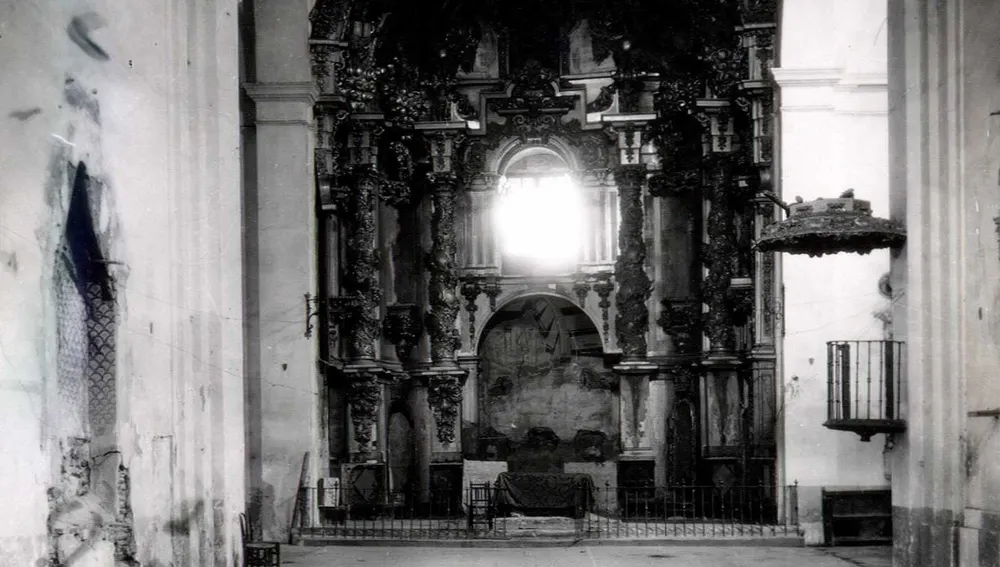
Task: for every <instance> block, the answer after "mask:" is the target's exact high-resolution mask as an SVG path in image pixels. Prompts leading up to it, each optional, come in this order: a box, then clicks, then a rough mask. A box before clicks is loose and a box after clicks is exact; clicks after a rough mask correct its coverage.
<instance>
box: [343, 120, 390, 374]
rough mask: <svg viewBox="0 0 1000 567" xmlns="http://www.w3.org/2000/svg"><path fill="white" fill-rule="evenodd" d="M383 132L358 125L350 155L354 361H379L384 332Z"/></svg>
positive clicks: (347, 279) (350, 340)
mask: <svg viewBox="0 0 1000 567" xmlns="http://www.w3.org/2000/svg"><path fill="white" fill-rule="evenodd" d="M377 142H378V130H377V127H376V126H375V125H367V124H364V123H361V122H355V123H354V124H352V132H351V134H350V137H349V144H348V155H349V159H350V164H351V178H352V184H353V186H352V187H351V189H350V191H348V195H347V224H348V229H349V230H348V234H347V246H346V251H347V258H346V259H347V266H346V269H345V270H344V280H343V288H344V290H345V291H346V292H347V295H348V296H349V297H351V298H352V309H351V312H350V313H349V314H348V316H347V321H348V328H349V329H350V333H349V334H348V337H347V357H348V361H349V363H350V364H352V365H356V364H361V363H365V362H367V363H371V361H373V360H374V359H375V340H376V338H377V336H378V331H379V323H378V307H379V300H380V299H381V291H382V290H381V288H380V287H379V282H378V268H379V262H378V252H377V245H378V243H377V241H376V234H375V205H376V200H377V196H378V177H377V175H378V172H377V170H376V165H377V161H376V160H377V157H378V156H377V152H378V146H377Z"/></svg>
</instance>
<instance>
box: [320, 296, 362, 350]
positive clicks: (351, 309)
mask: <svg viewBox="0 0 1000 567" xmlns="http://www.w3.org/2000/svg"><path fill="white" fill-rule="evenodd" d="M359 305H360V302H359V301H358V298H357V297H355V296H339V297H328V298H327V299H326V309H327V347H328V349H329V350H328V352H331V353H335V352H338V351H339V349H338V348H337V346H338V342H339V339H340V337H341V335H343V334H344V333H341V332H340V330H341V328H342V327H343V326H347V325H351V324H352V323H353V321H354V313H355V312H356V311H357V309H358V307H359Z"/></svg>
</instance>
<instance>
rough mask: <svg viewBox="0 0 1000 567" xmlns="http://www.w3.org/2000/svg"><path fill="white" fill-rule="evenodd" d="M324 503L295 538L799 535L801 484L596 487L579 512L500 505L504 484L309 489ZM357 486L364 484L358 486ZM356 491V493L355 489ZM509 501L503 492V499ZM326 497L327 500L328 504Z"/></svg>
mask: <svg viewBox="0 0 1000 567" xmlns="http://www.w3.org/2000/svg"><path fill="white" fill-rule="evenodd" d="M302 490H303V491H305V492H306V493H307V494H305V495H304V496H303V500H304V501H308V502H313V503H317V504H318V505H317V506H316V507H315V509H314V511H313V512H314V513H312V514H307V515H306V516H305V518H304V521H303V523H302V525H301V527H299V528H298V529H297V530H296V531H295V536H294V537H293V539H298V540H300V541H303V540H310V541H314V542H321V541H322V540H326V539H329V540H362V539H375V540H442V539H477V538H478V539H509V538H516V537H519V536H532V537H537V536H540V535H541V536H549V537H560V536H562V537H567V538H576V539H580V538H586V539H656V538H705V537H708V538H726V537H728V538H767V537H797V536H798V535H799V532H798V528H797V524H798V518H797V514H796V509H797V501H798V498H797V487H796V486H788V487H783V488H777V487H774V486H766V485H757V486H729V487H718V486H704V485H672V486H667V487H659V488H652V487H651V488H618V487H612V486H610V485H605V486H603V487H594V488H593V490H592V491H591V493H590V494H583V495H581V497H580V498H578V499H577V500H578V502H582V503H584V505H583V506H584V508H583V509H582V510H577V512H578V513H575V514H574V516H575V517H567V518H545V519H539V518H530V517H523V516H520V515H519V514H517V513H515V512H514V511H510V510H504V509H503V508H502V507H501V506H498V504H497V501H498V498H497V494H498V493H499V491H501V490H504V489H503V488H501V487H500V486H498V485H479V486H475V485H473V486H470V487H466V488H464V489H462V490H458V491H456V490H446V491H431V492H430V493H424V494H423V495H422V496H420V495H418V494H416V493H415V492H413V491H393V492H385V493H380V494H375V493H372V494H365V495H363V496H364V499H363V500H360V499H358V498H355V502H354V503H352V502H350V501H348V497H349V496H350V495H349V494H348V492H349V491H348V490H346V489H344V490H341V488H340V487H337V488H330V489H325V490H324V491H323V492H325V494H318V493H317V489H316V488H303V489H302ZM351 490H352V491H354V492H356V491H357V490H358V489H357V488H353V489H351ZM354 496H355V497H356V496H357V494H355V495H354ZM500 500H501V501H502V500H503V499H502V498H501V499H500ZM323 503H326V504H328V505H323Z"/></svg>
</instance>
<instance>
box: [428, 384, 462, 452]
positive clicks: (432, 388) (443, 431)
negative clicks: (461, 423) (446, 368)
mask: <svg viewBox="0 0 1000 567" xmlns="http://www.w3.org/2000/svg"><path fill="white" fill-rule="evenodd" d="M427 401H428V402H429V403H430V406H431V410H432V411H433V412H434V425H436V426H437V438H438V441H440V442H442V443H454V442H455V424H456V422H457V421H458V410H459V408H461V407H462V381H461V377H460V376H459V375H454V374H442V375H438V376H433V377H431V379H430V381H429V383H428V384H427Z"/></svg>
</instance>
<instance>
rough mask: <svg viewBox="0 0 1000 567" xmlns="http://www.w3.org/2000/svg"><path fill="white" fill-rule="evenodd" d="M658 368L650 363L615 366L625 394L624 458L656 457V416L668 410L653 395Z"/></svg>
mask: <svg viewBox="0 0 1000 567" xmlns="http://www.w3.org/2000/svg"><path fill="white" fill-rule="evenodd" d="M658 368H659V367H658V366H657V365H656V364H652V363H647V362H630V363H624V364H619V365H617V366H615V367H614V372H615V374H616V375H618V379H619V391H620V392H621V395H620V402H619V403H620V415H621V418H620V419H621V424H620V427H619V431H620V435H621V447H622V458H624V459H640V458H642V459H649V460H653V458H654V446H653V439H652V438H653V437H654V436H652V435H651V433H652V428H653V420H654V417H653V416H654V415H655V414H656V413H663V412H664V411H665V408H663V407H658V405H654V400H653V398H652V397H651V395H650V381H651V379H652V378H653V377H655V375H656V373H657V370H658ZM659 403H662V399H660V400H659V401H658V402H657V404H659ZM661 449H662V447H661Z"/></svg>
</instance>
